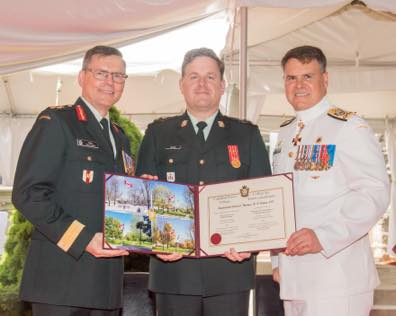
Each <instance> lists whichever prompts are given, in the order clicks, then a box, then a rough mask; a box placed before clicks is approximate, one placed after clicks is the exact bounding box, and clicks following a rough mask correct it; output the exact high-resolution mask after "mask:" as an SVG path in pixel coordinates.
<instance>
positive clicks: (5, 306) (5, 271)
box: [0, 210, 33, 316]
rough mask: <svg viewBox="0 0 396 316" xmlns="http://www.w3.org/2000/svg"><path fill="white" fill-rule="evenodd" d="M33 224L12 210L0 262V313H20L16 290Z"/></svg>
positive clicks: (20, 308) (20, 305)
mask: <svg viewBox="0 0 396 316" xmlns="http://www.w3.org/2000/svg"><path fill="white" fill-rule="evenodd" d="M32 231H33V226H32V225H31V224H30V223H29V222H28V221H26V219H25V218H24V217H23V216H22V214H21V213H19V212H18V211H17V210H13V211H12V215H11V222H10V227H9V229H8V232H7V236H8V238H7V241H6V244H5V247H4V254H3V255H2V258H1V264H0V315H1V313H5V314H6V315H10V316H11V315H21V313H22V312H21V310H22V309H23V304H22V303H21V302H20V301H19V298H18V290H19V284H20V282H21V278H22V271H23V265H24V262H25V258H26V254H27V248H28V246H29V241H30V236H31V234H32Z"/></svg>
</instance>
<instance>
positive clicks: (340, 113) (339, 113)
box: [327, 108, 356, 121]
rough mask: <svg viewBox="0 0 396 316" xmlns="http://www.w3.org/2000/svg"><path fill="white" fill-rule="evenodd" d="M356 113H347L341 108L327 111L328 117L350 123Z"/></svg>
mask: <svg viewBox="0 0 396 316" xmlns="http://www.w3.org/2000/svg"><path fill="white" fill-rule="evenodd" d="M355 114H356V112H347V111H344V110H342V109H340V108H332V109H330V110H328V111H327V115H329V116H331V117H332V118H335V119H337V120H341V121H348V120H349V119H350V118H351V117H352V116H354V115H355Z"/></svg>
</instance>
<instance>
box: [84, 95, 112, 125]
mask: <svg viewBox="0 0 396 316" xmlns="http://www.w3.org/2000/svg"><path fill="white" fill-rule="evenodd" d="M81 99H83V101H84V102H85V104H86V105H87V107H88V109H90V110H91V112H92V114H93V115H94V116H95V118H96V120H97V121H98V122H99V123H100V121H101V120H102V118H103V117H102V115H100V113H99V112H98V110H96V109H95V108H94V106H93V105H92V104H91V103H89V102H88V101H87V100H86V99H85V98H84V97H81ZM104 118H106V119H107V120H108V121H109V125H110V115H109V112H107V114H106V116H105V117H104ZM100 126H102V125H100Z"/></svg>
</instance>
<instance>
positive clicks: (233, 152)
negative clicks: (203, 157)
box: [227, 145, 241, 169]
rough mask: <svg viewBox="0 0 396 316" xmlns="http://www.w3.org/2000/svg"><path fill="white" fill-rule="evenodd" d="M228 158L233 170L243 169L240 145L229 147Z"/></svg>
mask: <svg viewBox="0 0 396 316" xmlns="http://www.w3.org/2000/svg"><path fill="white" fill-rule="evenodd" d="M227 148H228V157H229V159H230V164H231V166H232V167H233V168H235V169H238V168H240V167H241V159H240V158H239V152H238V145H228V146H227Z"/></svg>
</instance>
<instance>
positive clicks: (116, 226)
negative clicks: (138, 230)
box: [105, 217, 122, 239]
mask: <svg viewBox="0 0 396 316" xmlns="http://www.w3.org/2000/svg"><path fill="white" fill-rule="evenodd" d="M121 225H122V224H121V222H120V220H119V219H117V218H113V217H106V219H105V232H106V237H109V238H114V239H120V238H122V230H121Z"/></svg>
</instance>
